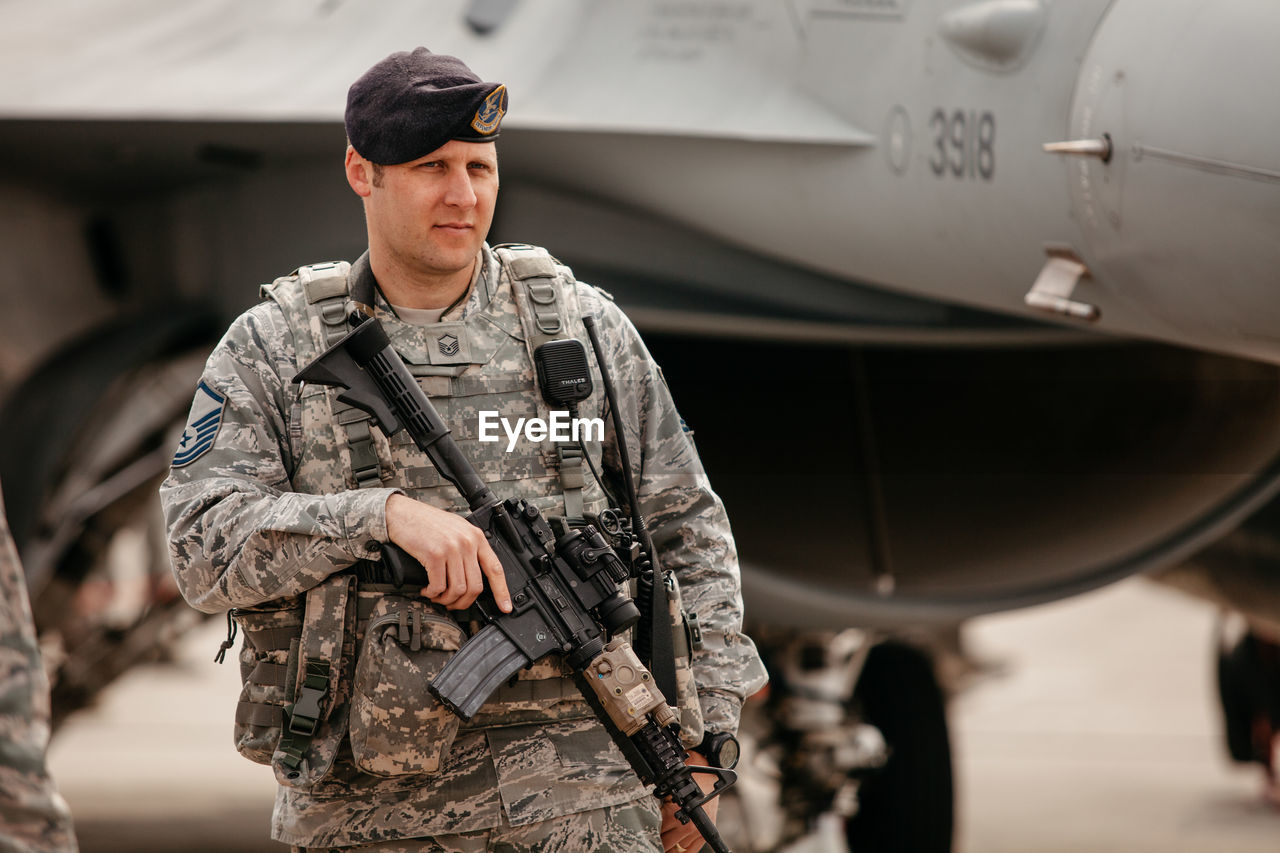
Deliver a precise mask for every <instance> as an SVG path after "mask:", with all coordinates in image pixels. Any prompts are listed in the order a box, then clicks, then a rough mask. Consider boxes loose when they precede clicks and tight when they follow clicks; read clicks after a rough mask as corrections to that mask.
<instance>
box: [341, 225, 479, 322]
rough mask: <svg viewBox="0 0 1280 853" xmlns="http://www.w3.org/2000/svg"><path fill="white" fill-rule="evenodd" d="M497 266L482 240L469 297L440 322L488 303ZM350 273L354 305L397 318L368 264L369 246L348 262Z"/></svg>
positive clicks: (454, 319)
mask: <svg viewBox="0 0 1280 853" xmlns="http://www.w3.org/2000/svg"><path fill="white" fill-rule="evenodd" d="M497 269H498V258H497V256H496V255H494V253H493V250H492V249H490V248H489V244H488V243H485V244H484V245H482V246H481V247H480V251H479V253H478V254H477V255H476V264H475V268H474V270H473V272H472V274H471V283H470V284H469V285H467V288H468V291H469V295H468V297H467V298H466V299H465V300H463V301H462V302H460V303H459V304H458V305H457V306H455V307H454V308H452V309H450V311H449V312H448V313H447V314H444V315H442V316H441V317H440V322H442V323H449V322H458V321H460V320H465V319H466V318H467V316H468V315H470V314H474V313H476V312H478V311H482V310H484V309H485V308H486V307H488V305H489V303H490V302H492V301H493V291H494V282H496V281H497ZM349 275H350V278H349V280H350V282H351V284H350V286H349V287H348V289H347V292H348V294H349V295H350V298H351V302H352V303H353V307H354V308H356V309H357V310H359V311H360V312H362V313H364V314H367V315H369V316H371V317H378V318H380V319H386V318H388V317H390V318H393V319H396V320H399V319H400V318H399V316H398V315H397V314H396V312H395V309H394V308H392V307H391V303H389V302H388V301H387V300H386V297H385V296H383V295H382V288H380V287H378V280H377V279H376V278H375V277H374V275H373V269H372V267H370V266H369V252H368V250H366V251H365V253H364V254H363V255H361V256H360V257H358V258H356V261H355V263H353V264H352V265H351V272H350V274H349Z"/></svg>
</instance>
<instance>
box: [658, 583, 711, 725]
mask: <svg viewBox="0 0 1280 853" xmlns="http://www.w3.org/2000/svg"><path fill="white" fill-rule="evenodd" d="M667 604H668V605H669V606H670V608H671V640H672V645H673V646H674V651H675V658H676V696H675V701H674V702H671V703H670V704H672V705H674V706H675V709H676V713H677V714H678V715H679V717H680V741H681V743H683V744H684V745H685V746H686V747H695V746H698V745H699V744H700V743H702V736H703V726H702V702H701V701H700V700H699V699H698V684H697V682H696V681H694V678H693V663H692V654H693V647H694V646H695V645H697V644H698V643H699V642H701V641H700V639H699V638H698V637H696V636H695V634H696V631H697V627H696V626H697V622H696V621H695V620H693V619H692V618H691V617H690V616H689V615H688V614H686V613H685V612H684V602H683V601H682V600H681V598H680V584H679V582H678V581H676V576H675V573H674V572H668V573H667Z"/></svg>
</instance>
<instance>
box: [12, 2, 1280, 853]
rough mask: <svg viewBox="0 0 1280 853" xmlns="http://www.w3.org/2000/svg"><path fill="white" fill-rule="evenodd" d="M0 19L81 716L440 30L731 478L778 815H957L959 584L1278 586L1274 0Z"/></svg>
mask: <svg viewBox="0 0 1280 853" xmlns="http://www.w3.org/2000/svg"><path fill="white" fill-rule="evenodd" d="M0 22H3V24H4V26H3V27H0V41H2V42H3V44H4V48H5V49H4V50H3V51H0V72H2V73H0V155H3V156H0V163H3V171H2V172H0V198H3V199H4V201H5V203H4V204H3V205H2V206H0V217H3V222H4V225H5V226H6V227H4V228H2V229H0V248H3V249H4V253H5V256H6V257H8V258H10V259H11V262H10V263H9V264H7V265H6V272H5V278H4V280H3V281H2V282H0V287H3V288H4V292H5V293H6V294H8V300H9V304H10V306H11V308H10V311H8V312H6V314H5V316H3V317H0V329H2V333H0V381H2V382H3V385H2V386H0V388H3V392H4V409H3V412H2V413H0V439H3V440H0V477H2V479H3V482H4V483H5V486H6V489H8V490H10V492H7V493H6V503H7V504H8V506H9V507H10V510H11V512H12V511H14V510H15V508H18V509H17V515H18V516H19V517H18V518H17V519H15V520H14V524H13V527H14V530H15V533H16V534H17V535H18V536H19V537H20V538H21V539H22V540H23V544H24V555H25V556H26V558H27V562H28V567H29V571H30V572H32V573H33V575H34V578H33V581H34V582H33V588H34V589H44V590H46V591H45V592H44V593H43V594H42V596H41V598H40V600H38V604H39V605H41V606H39V607H38V611H39V612H40V613H42V614H43V617H42V618H43V621H44V624H45V626H46V628H47V630H48V632H49V633H50V634H51V635H57V636H60V637H61V638H62V642H63V643H64V645H65V646H66V649H67V650H68V651H67V658H66V662H65V663H64V664H63V666H62V677H61V678H60V684H61V685H62V687H61V693H60V694H59V696H60V698H61V707H63V708H71V707H73V706H75V705H77V704H79V703H83V702H84V701H87V700H88V698H89V697H90V696H91V695H92V694H93V693H94V692H95V691H96V690H98V689H100V688H101V686H102V684H103V683H104V682H105V680H106V679H108V678H109V677H110V675H111V674H112V673H114V672H116V671H118V670H119V669H121V668H123V667H126V666H128V665H130V664H131V663H132V662H133V661H134V660H137V659H138V658H139V657H140V656H143V655H146V654H151V653H154V650H155V649H156V648H162V647H163V644H164V636H165V634H166V632H172V631H174V630H180V628H181V623H180V622H179V619H180V618H186V617H185V616H183V617H179V614H183V613H184V611H183V610H182V609H181V607H180V606H178V605H174V604H172V603H171V602H170V599H171V597H172V590H171V588H170V587H168V586H167V585H166V583H165V580H164V578H165V573H166V569H165V568H164V557H163V554H161V553H159V552H158V549H157V548H156V547H155V546H154V544H153V543H154V539H155V537H154V528H155V522H154V520H153V519H152V516H151V515H149V514H150V513H152V512H154V510H153V508H152V504H151V503H150V501H149V499H144V498H143V496H144V495H146V494H147V493H148V490H149V489H151V488H152V487H153V486H154V484H155V482H156V478H158V477H159V476H162V474H163V470H164V467H165V465H166V464H167V460H168V458H169V455H170V454H171V453H172V447H173V446H174V443H175V442H176V441H177V434H176V433H174V429H175V424H176V425H177V427H176V428H177V430H178V432H180V431H181V420H182V417H183V416H184V415H185V412H186V406H187V405H188V404H189V401H190V396H191V388H192V387H194V376H195V374H196V373H198V370H199V362H200V359H201V357H202V354H203V353H204V352H207V350H208V348H209V346H211V344H212V342H213V340H214V339H215V338H216V335H217V334H218V333H219V331H218V330H220V329H221V328H223V327H225V324H226V322H227V321H228V320H229V318H230V317H231V316H234V314H235V313H237V312H238V311H239V310H242V309H243V308H244V307H245V306H247V305H248V304H250V303H251V302H252V300H253V299H254V298H255V297H256V287H257V284H258V283H259V282H263V281H269V280H271V279H272V278H273V277H274V276H276V275H278V274H280V273H281V272H283V271H287V270H288V269H290V268H292V267H293V266H296V265H297V264H298V263H301V262H304V261H321V260H330V259H336V258H347V259H351V258H354V257H355V256H356V255H357V254H358V253H359V252H360V251H362V248H363V246H362V242H363V235H364V231H363V227H362V223H361V222H360V220H359V207H358V205H357V204H356V203H355V202H354V200H353V199H352V198H351V197H350V194H349V190H348V189H347V187H346V186H345V184H344V182H343V177H342V174H341V171H340V169H338V168H337V163H338V161H339V159H340V157H341V154H342V151H343V147H344V140H343V133H342V125H341V118H342V108H343V98H344V95H345V91H346V87H347V86H348V85H349V83H350V82H351V81H352V80H354V79H355V78H356V77H357V76H358V75H359V74H360V73H361V72H362V71H363V70H364V69H365V68H367V67H368V66H369V65H371V64H372V63H373V62H375V61H377V60H378V59H380V58H381V57H383V56H385V55H386V54H387V53H389V52H391V51H393V50H400V49H406V48H408V47H412V46H414V45H417V44H425V45H427V46H428V47H430V48H431V49H432V50H435V51H438V52H443V53H453V54H456V55H459V56H462V57H464V58H465V59H466V61H467V62H468V64H470V65H471V66H472V67H473V68H475V69H476V70H477V71H478V73H480V74H481V75H482V76H483V77H484V78H485V79H489V80H498V81H502V82H504V83H506V85H507V87H508V90H509V92H510V95H511V111H510V114H509V116H508V117H507V119H506V121H505V123H504V130H503V134H502V139H501V141H500V144H499V151H500V158H501V161H500V168H501V174H502V181H503V189H502V200H501V203H500V208H499V217H498V220H497V222H496V224H495V231H494V237H495V239H497V240H516V241H525V242H531V243H538V244H542V245H546V246H548V247H550V248H551V249H552V251H554V252H555V253H556V254H557V255H558V256H559V257H561V258H562V259H563V260H564V261H566V262H567V263H569V264H570V265H571V266H572V267H573V268H574V270H575V272H576V274H577V275H579V277H581V278H582V279H584V280H586V281H590V282H592V283H594V284H597V285H599V286H602V287H604V288H606V289H607V290H609V291H611V292H612V293H613V294H614V295H615V296H616V297H617V299H618V301H619V303H620V304H622V305H623V307H624V308H626V310H627V311H628V313H629V314H630V316H632V318H633V319H634V320H635V322H636V323H637V325H638V326H639V327H640V328H641V329H642V331H644V333H645V335H646V340H648V341H649V344H650V346H651V348H652V349H653V351H654V353H655V354H656V356H657V357H658V359H659V361H660V363H662V364H663V366H664V370H665V373H666V377H667V380H668V382H669V383H670V385H671V386H672V389H673V391H674V393H675V396H676V399H677V400H678V401H680V403H681V406H682V414H683V415H684V417H685V420H686V421H687V422H688V423H689V424H690V426H691V427H692V428H693V430H694V432H695V436H696V441H697V443H698V446H699V449H700V451H701V453H702V455H703V458H704V461H705V463H706V465H707V467H708V469H709V471H710V473H711V476H712V480H713V482H714V483H715V484H716V486H717V489H718V490H719V491H720V493H721V495H722V497H723V498H724V500H725V502H726V505H727V506H728V508H729V511H730V516H731V518H732V519H733V520H734V523H735V529H736V531H737V536H738V542H739V548H740V554H741V557H742V560H743V571H744V586H745V594H746V597H747V606H748V612H749V614H750V615H749V618H750V619H751V620H752V621H753V623H754V629H755V632H756V633H757V635H758V636H759V637H760V638H761V640H762V645H763V646H764V647H765V648H766V650H767V651H768V653H769V656H770V663H771V668H772V670H773V674H774V693H773V695H771V697H770V698H769V699H768V700H767V703H764V707H765V710H763V711H761V713H760V716H762V717H763V718H765V720H766V722H765V723H764V724H763V726H764V730H765V732H766V733H765V734H764V735H762V736H761V740H760V743H761V744H762V747H761V748H762V750H765V751H767V750H768V749H773V750H775V752H776V753H777V754H778V755H780V756H781V757H780V758H778V759H777V764H778V766H779V767H780V768H781V770H780V771H779V772H780V773H781V774H783V779H784V781H785V784H784V785H783V789H784V790H789V791H793V792H796V793H795V794H794V795H793V796H791V798H790V799H786V798H785V797H784V800H786V801H785V802H784V803H783V812H784V814H785V820H783V821H782V822H781V823H780V824H779V827H780V828H779V829H778V830H777V831H776V832H775V833H774V835H773V836H772V837H770V838H768V839H766V840H765V841H764V842H763V847H761V848H760V849H765V848H767V847H769V846H771V845H772V846H781V845H784V844H786V843H788V842H790V841H793V840H795V839H796V838H798V837H800V836H802V835H803V834H804V833H805V832H806V831H808V829H810V828H811V825H812V821H813V819H814V817H815V815H816V814H817V812H819V811H832V812H836V813H839V814H842V815H845V816H848V817H849V821H848V827H849V830H848V831H849V838H850V842H851V844H852V846H853V848H854V849H855V850H896V849H903V850H914V851H932V850H946V849H949V847H950V837H951V787H950V764H949V753H948V747H947V737H946V727H945V714H944V698H943V692H944V691H943V690H941V689H940V688H939V684H938V682H937V678H936V676H935V671H934V667H933V665H932V660H931V657H932V655H933V654H934V652H935V651H936V650H937V649H939V648H945V647H946V646H947V645H948V643H947V638H949V637H952V636H953V635H954V631H955V628H956V626H957V625H958V624H960V623H961V622H962V621H963V620H965V619H967V618H970V617H973V616H976V615H979V614H982V613H988V612H992V611H996V610H1001V609H1008V608H1014V607H1021V606H1026V605H1030V604H1034V603H1039V602H1044V601H1049V600H1053V599H1056V598H1060V597H1064V596H1068V595H1073V594H1076V593H1079V592H1083V591H1086V590H1089V589H1092V588H1095V587H1098V586H1100V585H1103V584H1106V583H1109V582H1111V581H1114V580H1117V579H1119V578H1122V577H1125V576H1128V575H1130V574H1133V573H1137V572H1148V573H1159V572H1168V571H1174V572H1175V575H1176V577H1177V578H1178V579H1179V582H1180V583H1181V584H1182V585H1183V586H1186V587H1194V588H1196V589H1198V590H1199V591H1201V592H1204V593H1209V594H1211V595H1214V596H1217V597H1218V598H1220V599H1221V600H1222V601H1223V602H1224V603H1225V604H1227V605H1228V606H1231V607H1233V608H1235V609H1238V610H1243V611H1245V612H1246V613H1247V614H1248V616H1249V617H1250V619H1251V620H1253V624H1254V625H1255V626H1262V625H1265V624H1267V623H1268V622H1270V623H1271V624H1274V623H1275V622H1280V570H1277V567H1276V561H1275V559H1274V557H1273V555H1274V554H1275V553H1277V550H1276V545H1277V542H1276V535H1277V534H1276V527H1275V525H1274V524H1273V523H1272V522H1271V519H1272V518H1273V517H1274V513H1275V512H1276V510H1275V505H1274V504H1273V503H1272V501H1273V500H1274V498H1275V496H1276V493H1277V490H1278V489H1280V430H1277V429H1276V428H1275V425H1276V423H1277V418H1278V416H1280V395H1278V394H1277V390H1278V388H1280V375H1278V373H1277V367H1276V365H1277V364H1280V332H1277V329H1280V301H1277V300H1276V299H1275V296H1274V294H1273V291H1274V289H1275V284H1276V283H1277V280H1278V279H1277V273H1276V270H1277V269H1280V146H1277V145H1276V144H1275V142H1276V140H1277V138H1280V101H1277V100H1276V99H1275V98H1274V97H1273V96H1271V94H1270V85H1271V83H1273V82H1274V81H1276V80H1280V54H1278V53H1277V52H1276V51H1275V50H1274V49H1273V43H1274V41H1275V38H1276V36H1277V35H1280V7H1276V6H1274V5H1273V4H1266V3H1258V2H1247V0H1223V2H1218V3H1213V4H1207V3H1196V2H1191V0H1077V2H1072V3H1052V2H1049V0H634V2H628V3H621V2H608V1H607V0H540V2H536V3H535V2H527V0H526V1H525V2H521V0H469V2H462V0H454V2H438V3H433V4H430V6H429V7H427V6H424V5H423V4H420V3H411V2H405V1H404V0H394V1H393V0H384V2H380V3H378V4H376V5H373V4H367V3H358V2H354V0H348V2H342V0H289V2H277V3H273V4H267V5H265V6H264V5H261V4H249V3H245V2H240V0H220V2H204V3H195V4H171V3H164V2H161V0H135V2H132V3H129V4H122V3H102V2H89V1H88V0H54V2H47V3H43V4H38V5H37V4H26V5H10V6H7V7H4V8H3V9H0ZM137 566H144V567H146V568H144V569H143V570H141V571H139V570H137V569H136V567H137ZM1189 566H1190V568H1188V567H1189ZM122 567H124V568H122ZM128 567H134V569H132V570H130V569H129V568H128ZM108 581H111V582H112V583H110V584H108ZM126 583H129V584H131V585H132V586H131V587H130V588H131V589H133V590H134V591H133V593H132V595H133V601H134V604H135V606H134V607H133V608H132V609H130V608H128V607H123V606H121V605H119V603H118V601H117V599H119V597H120V594H121V588H122V587H123V585H125V584H126ZM104 590H107V591H112V592H113V593H114V595H108V594H107V593H106V592H104ZM86 613H87V614H93V615H94V618H92V619H86V618H84V616H83V614H86ZM86 626H88V627H86ZM86 631H88V632H89V635H88V637H86V635H85V632H86ZM1252 636H1253V639H1254V640H1255V641H1256V642H1258V643H1264V644H1265V642H1266V641H1265V640H1264V639H1262V635H1261V634H1255V635H1252ZM77 637H78V639H77ZM107 639H114V640H115V641H116V642H114V643H110V644H106V640H107ZM90 649H92V650H96V653H97V654H98V657H96V658H90V657H88V655H89V653H90V652H89V650H90ZM1228 652H1229V653H1226V654H1224V660H1234V661H1237V662H1238V661H1239V659H1240V655H1239V654H1236V653H1235V652H1236V650H1234V649H1229V650H1228ZM1232 655H1235V656H1234V657H1233V656H1232ZM1249 660H1250V661H1251V660H1252V658H1250V659H1249ZM1251 666H1253V664H1252V663H1250V662H1249V661H1246V662H1245V664H1242V667H1243V670H1242V671H1244V672H1246V673H1250V672H1254V670H1252V669H1250V667H1251ZM1232 671H1233V672H1234V671H1236V670H1232ZM1228 681H1230V679H1227V680H1226V681H1224V683H1227V682H1228ZM1238 681H1239V679H1237V682H1238ZM1233 683H1236V682H1233ZM1228 692H1230V691H1228ZM802 697H807V698H803V699H802ZM1224 698H1229V699H1230V700H1231V701H1232V702H1234V705H1233V706H1232V707H1234V708H1235V709H1236V713H1235V715H1234V717H1233V718H1232V719H1234V720H1235V721H1236V722H1235V724H1234V725H1235V729H1234V740H1233V741H1232V742H1233V748H1232V753H1233V755H1236V757H1239V758H1243V759H1246V760H1250V759H1257V760H1264V763H1265V761H1269V760H1270V755H1271V743H1270V740H1269V737H1270V735H1268V736H1267V737H1264V738H1262V741H1260V742H1254V741H1252V740H1251V739H1250V738H1251V735H1248V734H1245V735H1242V734H1241V730H1240V729H1241V726H1244V727H1245V728H1246V729H1247V730H1249V731H1258V730H1261V731H1268V732H1270V731H1274V728H1272V729H1265V728H1264V729H1258V727H1257V726H1255V725H1254V723H1255V722H1256V721H1257V720H1259V719H1269V720H1270V722H1269V723H1267V725H1268V726H1272V727H1275V726H1277V725H1278V724H1280V721H1278V720H1276V719H1275V718H1274V717H1268V716H1267V713H1266V709H1265V707H1261V705H1260V703H1262V704H1265V701H1266V700H1258V701H1252V704H1251V703H1250V702H1245V703H1244V704H1243V705H1241V702H1240V691H1238V690H1237V691H1235V692H1233V693H1231V695H1230V696H1229V697H1224ZM1270 701H1272V702H1275V701H1277V700H1276V699H1275V698H1274V697H1272V698H1271V699H1270ZM904 708H907V709H911V710H912V711H913V712H914V716H912V717H911V718H910V719H909V721H908V722H905V723H904V722H902V720H903V719H904V717H903V715H902V713H901V711H902V710H903V709H904ZM753 713H754V712H753ZM1277 716H1280V715H1277ZM833 719H834V720H835V722H834V723H833V722H831V721H832V720H833ZM1241 721H1244V722H1241ZM922 779H928V780H930V781H929V782H928V783H927V784H926V783H924V782H922V781H921V780H922ZM815 804H816V805H815ZM907 814H909V815H912V816H913V820H910V821H905V820H902V819H901V818H902V816H903V815H907ZM751 843H752V842H751V841H750V839H747V840H744V841H742V842H741V844H742V845H743V846H742V849H752V848H750V847H748V846H745V845H748V844H751ZM895 845H897V846H895Z"/></svg>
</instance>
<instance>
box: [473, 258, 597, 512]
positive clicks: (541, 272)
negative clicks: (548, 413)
mask: <svg viewBox="0 0 1280 853" xmlns="http://www.w3.org/2000/svg"><path fill="white" fill-rule="evenodd" d="M494 254H496V255H497V257H498V262H499V263H500V264H501V265H502V271H503V275H505V276H506V277H507V279H508V280H509V281H510V282H511V296H512V298H513V299H514V300H515V303H516V310H517V313H518V314H519V315H520V325H521V326H522V327H523V328H524V334H525V346H526V347H527V348H528V350H529V361H530V362H531V363H535V364H536V361H535V359H534V352H535V351H536V350H537V349H538V347H540V346H542V345H543V344H544V343H546V342H548V341H553V340H557V339H559V338H580V335H581V332H580V331H579V330H580V329H581V327H582V306H581V304H580V303H579V302H578V287H577V282H576V281H575V280H574V277H573V272H572V271H571V270H570V269H569V268H568V267H567V266H565V265H564V264H561V263H558V262H557V261H556V259H555V258H553V257H552V256H551V253H550V252H548V251H547V250H546V249H543V248H541V247H539V246H530V245H527V244H524V243H509V244H504V245H501V246H497V247H495V249H494ZM538 407H539V410H541V409H543V408H544V401H543V400H542V398H541V396H539V397H538ZM556 451H557V454H558V456H559V462H560V485H561V488H562V489H563V490H564V505H565V515H566V516H568V517H569V518H570V519H581V518H582V516H583V512H584V503H583V487H584V486H585V485H586V480H585V477H584V471H583V465H582V461H583V460H582V451H581V450H579V449H578V448H577V447H576V446H573V445H569V444H564V443H561V444H558V445H557V446H556Z"/></svg>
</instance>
